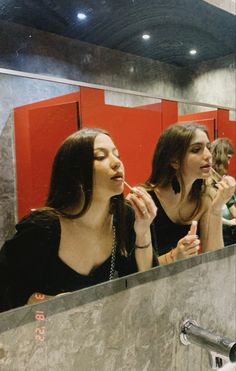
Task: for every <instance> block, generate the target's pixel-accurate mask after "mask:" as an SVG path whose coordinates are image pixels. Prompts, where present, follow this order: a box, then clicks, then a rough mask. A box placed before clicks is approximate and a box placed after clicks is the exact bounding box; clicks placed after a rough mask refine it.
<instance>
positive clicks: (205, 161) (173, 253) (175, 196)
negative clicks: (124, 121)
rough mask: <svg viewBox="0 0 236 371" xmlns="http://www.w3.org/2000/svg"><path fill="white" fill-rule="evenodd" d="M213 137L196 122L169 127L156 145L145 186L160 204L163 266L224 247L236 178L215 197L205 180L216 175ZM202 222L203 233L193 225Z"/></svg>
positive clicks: (155, 226)
mask: <svg viewBox="0 0 236 371" xmlns="http://www.w3.org/2000/svg"><path fill="white" fill-rule="evenodd" d="M209 148H210V143H209V138H208V133H207V131H206V129H205V128H204V127H202V126H199V125H195V124H193V123H186V124H175V125H172V126H170V127H169V128H167V129H166V130H165V131H164V132H163V133H162V135H161V136H160V139H159V141H158V143H157V145H156V148H155V151H154V155H153V162H152V172H151V175H150V177H149V178H148V180H147V181H146V182H145V185H144V187H145V188H146V189H147V190H148V192H149V194H150V195H151V197H152V198H153V200H154V202H155V204H156V206H157V215H156V217H155V219H154V220H153V223H152V225H151V233H152V241H153V243H154V244H155V245H157V246H158V251H157V253H158V255H159V258H158V260H159V263H160V264H167V263H170V262H173V261H175V260H179V259H182V258H187V257H190V256H193V255H196V254H197V253H198V250H199V243H200V241H201V249H202V251H211V250H215V249H218V248H221V247H223V238H222V224H221V208H222V205H224V204H225V203H226V202H227V200H229V199H230V197H231V196H232V194H233V193H234V190H235V180H234V179H233V178H232V177H228V176H227V177H224V178H223V179H222V180H221V181H220V182H219V183H218V184H217V188H218V190H217V193H216V194H215V195H213V193H212V189H211V187H207V186H206V184H205V180H206V179H207V178H209V177H210V175H211V165H212V156H211V152H210V149H209ZM193 220H195V221H197V222H198V232H197V234H198V235H199V237H200V240H199V239H198V236H197V235H196V229H195V227H194V226H192V227H191V222H192V221H193Z"/></svg>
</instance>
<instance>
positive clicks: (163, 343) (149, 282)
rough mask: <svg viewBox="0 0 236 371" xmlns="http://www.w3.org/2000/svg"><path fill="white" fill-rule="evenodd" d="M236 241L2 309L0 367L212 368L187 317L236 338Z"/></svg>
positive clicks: (98, 370)
mask: <svg viewBox="0 0 236 371" xmlns="http://www.w3.org/2000/svg"><path fill="white" fill-rule="evenodd" d="M235 267H236V245H232V246H230V247H228V248H224V249H221V250H218V251H215V252H212V253H205V254H202V255H199V256H197V257H193V258H190V259H186V260H183V261H179V262H177V263H173V264H170V265H168V266H162V267H157V268H153V269H152V270H150V271H147V272H144V273H137V274H134V275H131V276H129V277H125V278H122V279H117V280H114V281H113V282H108V283H105V284H100V285H98V286H94V287H91V288H88V289H84V290H81V291H78V292H74V293H69V294H66V295H64V296H61V297H58V298H56V299H52V300H50V301H48V302H42V303H41V304H36V305H33V306H26V307H23V308H18V309H15V310H11V311H8V312H5V313H2V314H0V332H1V333H0V369H1V371H19V370H30V371H36V370H37V371H54V370H55V371H58V370H60V371H68V370H69V371H78V370H79V371H121V370H122V371H208V370H209V371H210V370H211V368H210V364H209V360H208V353H207V352H206V350H204V349H201V348H199V347H197V346H196V345H189V346H185V345H182V344H181V342H180V339H179V336H180V328H181V325H182V323H183V321H184V320H186V319H193V320H195V321H197V322H198V324H199V326H201V327H203V328H206V329H208V330H211V331H212V332H214V333H215V334H218V335H220V336H227V337H229V338H231V339H232V340H236V319H235V297H236V291H235V290H236V288H235Z"/></svg>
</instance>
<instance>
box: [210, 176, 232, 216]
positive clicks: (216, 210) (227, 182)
mask: <svg viewBox="0 0 236 371" xmlns="http://www.w3.org/2000/svg"><path fill="white" fill-rule="evenodd" d="M235 186H236V182H235V179H234V178H233V177H232V176H228V175H226V176H224V177H223V178H222V180H221V181H220V182H218V183H216V187H217V188H218V190H217V192H216V195H215V198H214V200H213V202H212V212H213V214H217V215H220V214H221V209H222V207H223V205H224V204H226V202H227V201H228V200H229V199H230V198H231V197H232V196H233V194H234V192H235Z"/></svg>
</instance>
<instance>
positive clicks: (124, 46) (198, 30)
mask: <svg viewBox="0 0 236 371" xmlns="http://www.w3.org/2000/svg"><path fill="white" fill-rule="evenodd" d="M213 3H214V5H212V4H213ZM215 5H217V6H215ZM226 5H227V7H226ZM234 5H235V0H228V1H226V0H224V1H222V0H221V1H220V0H206V1H204V0H81V1H77V0H40V1H39V0H0V20H4V21H8V22H14V23H19V24H22V25H26V26H30V27H33V28H36V29H39V30H43V31H47V32H51V33H55V34H58V35H62V36H65V37H69V38H73V39H78V40H81V41H85V42H88V43H92V44H96V45H99V46H104V47H107V48H111V49H117V50H120V51H123V52H125V53H131V54H135V55H138V56H142V57H146V58H151V59H154V60H159V61H162V62H165V63H170V64H174V65H177V66H183V67H190V66H191V67H192V66H194V65H195V64H196V63H199V62H202V61H208V60H211V59H216V58H219V57H223V56H226V55H229V54H232V53H235V52H236V21H235V15H234V14H232V13H233V12H230V11H229V9H231V10H234ZM226 8H227V9H226ZM223 9H226V10H223ZM78 12H80V13H83V14H85V15H86V16H87V18H86V19H84V20H79V19H78V17H77V14H78ZM144 33H146V34H148V35H149V36H150V38H149V39H148V40H144V39H143V38H142V35H143V34H144ZM191 49H196V51H197V53H196V54H195V55H190V54H189V51H190V50H191Z"/></svg>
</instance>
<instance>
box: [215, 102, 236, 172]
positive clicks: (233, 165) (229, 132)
mask: <svg viewBox="0 0 236 371" xmlns="http://www.w3.org/2000/svg"><path fill="white" fill-rule="evenodd" d="M217 118H218V120H217V121H218V138H222V137H223V138H229V139H230V140H231V142H232V144H233V146H234V151H235V154H234V156H233V157H232V160H231V161H230V165H229V174H230V175H232V176H233V177H234V178H236V121H232V120H230V119H229V111H228V110H225V109H218V110H217Z"/></svg>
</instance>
